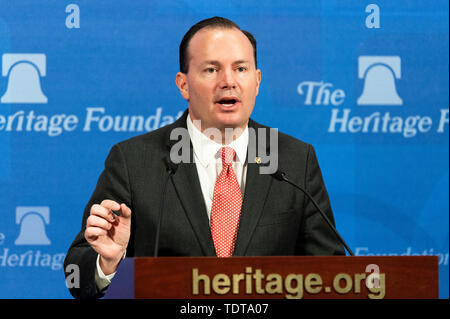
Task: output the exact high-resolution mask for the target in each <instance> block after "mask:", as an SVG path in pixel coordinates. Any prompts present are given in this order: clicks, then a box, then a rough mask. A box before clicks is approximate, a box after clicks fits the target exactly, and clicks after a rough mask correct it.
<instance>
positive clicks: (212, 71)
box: [205, 68, 216, 73]
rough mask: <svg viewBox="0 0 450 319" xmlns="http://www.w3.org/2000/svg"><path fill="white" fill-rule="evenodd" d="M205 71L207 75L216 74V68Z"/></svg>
mask: <svg viewBox="0 0 450 319" xmlns="http://www.w3.org/2000/svg"><path fill="white" fill-rule="evenodd" d="M205 71H206V72H207V73H214V72H216V69H215V68H207V69H205Z"/></svg>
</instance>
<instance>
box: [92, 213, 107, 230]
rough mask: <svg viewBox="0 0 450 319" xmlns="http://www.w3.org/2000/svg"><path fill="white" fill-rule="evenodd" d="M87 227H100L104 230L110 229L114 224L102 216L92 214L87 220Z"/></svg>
mask: <svg viewBox="0 0 450 319" xmlns="http://www.w3.org/2000/svg"><path fill="white" fill-rule="evenodd" d="M87 227H100V228H102V229H104V230H110V229H111V227H112V225H111V223H110V222H109V221H107V220H106V219H104V218H102V217H99V216H96V215H91V216H89V217H88V219H87V221H86V228H87Z"/></svg>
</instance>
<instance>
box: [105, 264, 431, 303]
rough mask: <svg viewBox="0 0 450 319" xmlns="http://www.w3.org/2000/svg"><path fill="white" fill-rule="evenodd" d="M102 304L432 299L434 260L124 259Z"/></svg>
mask: <svg viewBox="0 0 450 319" xmlns="http://www.w3.org/2000/svg"><path fill="white" fill-rule="evenodd" d="M105 298H149V299H195V298H202V299H205V298H227V299H235V298H237V299H247V298H258V299H266V298H288V299H300V298H327V299H328V298H357V299H359V298H369V299H383V298H389V299H390V298H438V258H437V256H389V257H367V256H364V257H363V256H361V257H349V256H333V257H318V256H314V257H312V256H289V257H233V258H215V257H159V258H134V259H133V258H127V259H125V260H124V261H122V263H121V265H120V266H119V269H118V272H117V274H116V276H115V277H114V279H113V281H112V283H111V285H110V287H109V288H108V290H107V293H106V295H105Z"/></svg>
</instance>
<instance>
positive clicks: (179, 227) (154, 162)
mask: <svg viewBox="0 0 450 319" xmlns="http://www.w3.org/2000/svg"><path fill="white" fill-rule="evenodd" d="M260 81H261V72H260V70H258V69H257V61H256V41H255V40H254V38H253V36H252V35H251V34H250V33H248V32H246V31H242V30H241V29H240V28H239V27H238V26H237V25H236V24H234V23H233V22H231V21H230V20H227V19H224V18H218V17H214V18H211V19H207V20H203V21H201V22H199V23H197V24H196V25H194V26H193V27H192V28H191V29H190V30H189V31H188V32H187V33H186V35H185V36H184V38H183V40H182V42H181V44H180V72H179V73H177V77H176V83H177V86H178V88H179V90H180V93H181V94H182V96H183V97H184V98H185V99H186V100H187V101H188V106H189V108H188V110H186V112H185V113H184V114H183V116H182V117H180V119H178V120H177V121H176V122H175V123H173V124H171V125H168V126H166V127H163V128H160V129H158V130H156V131H153V132H151V133H148V134H145V135H142V136H138V137H135V138H132V139H130V140H127V141H124V142H121V143H119V144H117V145H115V146H114V147H113V148H112V149H111V152H110V154H109V156H108V158H107V159H106V162H105V170H104V171H103V173H102V174H101V176H100V178H99V180H98V183H97V187H96V189H95V191H94V193H93V195H92V197H91V199H90V201H89V203H88V204H87V206H86V209H85V212H84V216H83V223H82V229H81V231H80V233H79V234H78V235H77V237H76V238H75V240H74V242H73V243H72V245H71V247H70V249H69V252H68V254H67V257H66V260H65V266H67V265H68V264H75V265H78V266H79V268H80V287H79V288H71V289H70V291H71V293H72V295H73V296H75V297H77V298H94V297H100V296H102V294H103V293H104V291H105V289H106V288H107V287H108V284H109V282H110V280H111V278H112V277H113V276H114V273H115V271H116V269H117V267H118V265H119V263H120V261H121V260H122V259H123V258H124V257H125V256H152V255H153V254H154V249H155V240H156V237H155V233H156V232H157V229H158V226H157V225H158V223H159V222H158V217H159V213H158V208H159V207H160V205H161V204H163V207H164V210H163V212H162V215H161V216H162V222H161V228H160V234H159V237H158V238H159V249H158V255H160V256H218V257H231V256H281V255H342V254H344V250H343V247H342V245H341V244H340V243H339V241H338V239H337V238H336V236H335V235H334V233H333V232H332V231H331V230H330V229H329V227H328V226H327V225H326V223H325V222H324V220H323V219H322V217H321V216H320V214H318V213H317V211H316V209H315V208H314V206H313V205H312V204H311V202H310V201H309V200H308V199H307V197H305V196H304V195H303V194H302V193H301V192H299V191H298V190H296V189H295V188H294V187H292V186H291V185H289V184H287V183H285V182H282V181H279V180H277V179H275V178H274V177H273V176H272V175H271V174H263V173H261V172H262V170H261V168H262V166H263V165H262V164H263V163H262V162H261V158H262V157H263V156H264V155H265V154H268V153H270V152H272V153H276V154H275V155H276V158H277V166H278V167H280V168H282V169H283V171H284V172H286V173H288V174H289V176H290V178H291V180H293V181H294V182H296V183H298V184H299V185H301V186H302V187H304V188H305V189H306V190H307V191H308V192H309V193H310V194H311V195H312V196H313V198H314V199H315V201H316V202H317V203H318V204H319V206H320V207H321V208H322V209H323V211H324V212H325V214H327V216H328V217H329V218H330V219H331V221H333V214H332V211H331V207H330V203H329V199H328V194H327V191H326V188H325V185H324V183H323V179H322V175H321V172H320V168H319V165H318V162H317V159H316V156H315V152H314V149H313V147H312V146H311V145H309V144H306V143H304V142H302V141H299V140H297V139H295V138H293V137H290V136H288V135H285V134H282V133H278V134H277V135H276V136H277V140H276V141H275V143H274V142H273V140H270V135H271V134H272V133H273V132H274V131H273V130H271V129H270V128H268V127H265V126H262V125H260V124H258V123H256V122H254V121H253V120H251V119H250V115H251V113H252V111H253V107H254V104H255V98H256V96H257V94H258V90H259V83H260ZM230 129H231V130H232V132H233V133H234V134H233V135H227V132H229V130H230ZM173 132H186V134H185V135H184V136H187V137H188V139H187V143H186V140H184V146H186V145H187V147H184V148H182V149H181V150H182V151H183V152H187V153H188V155H189V156H187V158H188V160H187V161H183V162H181V163H179V162H177V161H176V159H175V157H176V156H175V155H177V152H174V148H175V147H178V146H179V143H183V140H182V139H179V137H180V136H182V135H183V134H181V135H179V136H178V139H176V138H174V134H173ZM251 132H256V133H257V134H251ZM261 132H263V134H266V136H265V140H266V141H270V143H267V145H266V147H264V148H263V149H261V148H259V147H257V145H260V144H261V143H260V141H261V139H262V136H261ZM210 133H219V134H210ZM175 135H177V134H175ZM252 137H255V138H252ZM275 144H276V145H275ZM177 149H178V148H177ZM251 150H255V152H251ZM250 154H255V155H256V156H254V157H253V156H250ZM185 155H186V154H185ZM184 158H186V157H184ZM174 162H175V164H173V163H174ZM171 163H172V164H171ZM173 165H174V166H173ZM168 167H169V168H171V170H172V172H171V175H169V173H168ZM167 179H169V180H168V181H169V182H168V183H167V184H165V181H166V180H167ZM163 194H164V195H165V196H162V195H163ZM162 198H164V202H163V203H161V201H162ZM113 210H114V211H117V210H120V212H121V216H120V217H117V216H115V215H114V214H113V212H112V211H113Z"/></svg>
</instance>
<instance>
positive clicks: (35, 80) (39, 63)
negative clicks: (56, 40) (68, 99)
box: [0, 53, 47, 103]
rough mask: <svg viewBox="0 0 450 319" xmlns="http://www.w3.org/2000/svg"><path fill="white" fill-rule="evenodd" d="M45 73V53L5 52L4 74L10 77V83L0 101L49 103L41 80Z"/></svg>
mask: <svg viewBox="0 0 450 319" xmlns="http://www.w3.org/2000/svg"><path fill="white" fill-rule="evenodd" d="M45 75H46V57H45V54H16V53H5V54H3V56H2V76H3V77H7V78H8V85H7V88H6V92H5V94H4V95H3V96H2V97H1V98H0V102H1V103H47V97H46V96H45V95H44V93H43V92H42V89H41V81H40V78H41V77H44V76H45Z"/></svg>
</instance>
